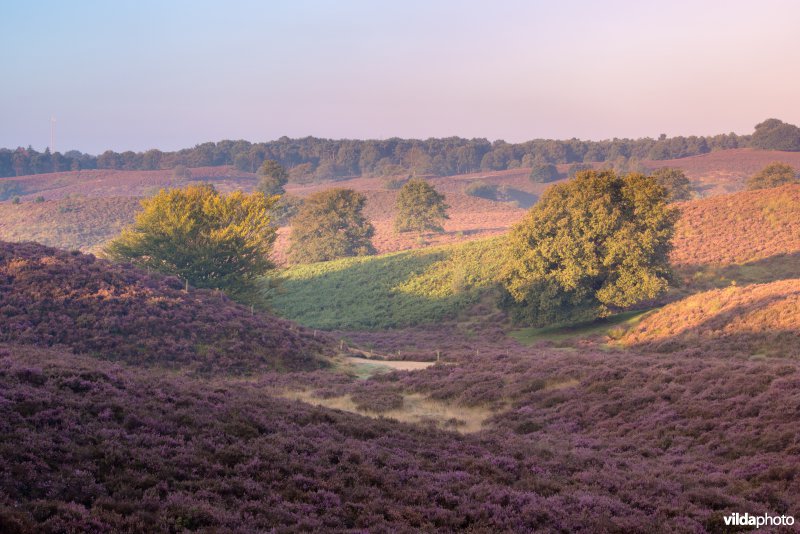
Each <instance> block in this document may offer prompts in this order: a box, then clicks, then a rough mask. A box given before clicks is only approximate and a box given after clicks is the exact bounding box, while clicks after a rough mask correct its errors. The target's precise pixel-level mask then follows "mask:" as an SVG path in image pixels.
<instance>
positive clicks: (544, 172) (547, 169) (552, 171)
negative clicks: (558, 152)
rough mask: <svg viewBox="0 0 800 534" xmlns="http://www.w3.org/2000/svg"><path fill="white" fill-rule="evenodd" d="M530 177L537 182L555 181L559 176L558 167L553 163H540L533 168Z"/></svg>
mask: <svg viewBox="0 0 800 534" xmlns="http://www.w3.org/2000/svg"><path fill="white" fill-rule="evenodd" d="M529 178H530V180H531V182H535V183H547V182H553V181H555V180H558V178H559V174H558V169H556V166H555V165H553V164H552V163H540V164H538V165H534V166H533V168H531V174H530V176H529Z"/></svg>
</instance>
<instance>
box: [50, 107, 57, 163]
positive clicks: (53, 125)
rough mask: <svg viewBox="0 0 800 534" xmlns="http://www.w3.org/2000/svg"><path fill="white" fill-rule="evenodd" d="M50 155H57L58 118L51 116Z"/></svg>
mask: <svg viewBox="0 0 800 534" xmlns="http://www.w3.org/2000/svg"><path fill="white" fill-rule="evenodd" d="M50 153H51V154H55V153H56V118H55V117H53V116H52V115H51V116H50Z"/></svg>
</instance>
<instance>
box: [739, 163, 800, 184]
mask: <svg viewBox="0 0 800 534" xmlns="http://www.w3.org/2000/svg"><path fill="white" fill-rule="evenodd" d="M793 183H800V179H798V175H797V171H796V170H795V169H794V167H792V166H790V165H787V164H785V163H781V162H779V161H775V162H773V163H770V164H769V165H767V166H766V167H764V168H763V169H761V170H760V171H759V172H758V173H756V174H754V175H753V176H751V177H750V178H748V180H747V188H748V189H768V188H770V187H778V186H781V185H786V184H793Z"/></svg>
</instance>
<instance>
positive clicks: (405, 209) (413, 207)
mask: <svg viewBox="0 0 800 534" xmlns="http://www.w3.org/2000/svg"><path fill="white" fill-rule="evenodd" d="M444 200H445V198H444V195H443V194H441V193H439V192H438V191H436V189H434V188H433V186H432V185H431V184H429V183H428V182H426V181H425V180H422V179H419V178H412V179H411V180H409V181H408V182H406V184H405V185H404V186H403V187H402V188H401V189H400V192H399V193H398V195H397V205H396V207H397V215H396V217H395V221H394V226H395V229H396V230H397V231H398V232H443V231H444V229H443V228H442V225H441V223H442V221H444V220H445V219H448V218H449V217H448V216H447V208H448V207H449V206H448V205H447V204H445V202H444Z"/></svg>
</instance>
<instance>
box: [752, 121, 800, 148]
mask: <svg viewBox="0 0 800 534" xmlns="http://www.w3.org/2000/svg"><path fill="white" fill-rule="evenodd" d="M750 143H751V145H752V146H753V147H754V148H761V149H765V150H788V151H798V150H800V128H798V127H797V126H795V125H793V124H787V123H785V122H783V121H780V120H778V119H767V120H765V121H764V122H761V123H759V124H757V125H756V131H755V132H754V133H753V136H752V138H751V140H750Z"/></svg>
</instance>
